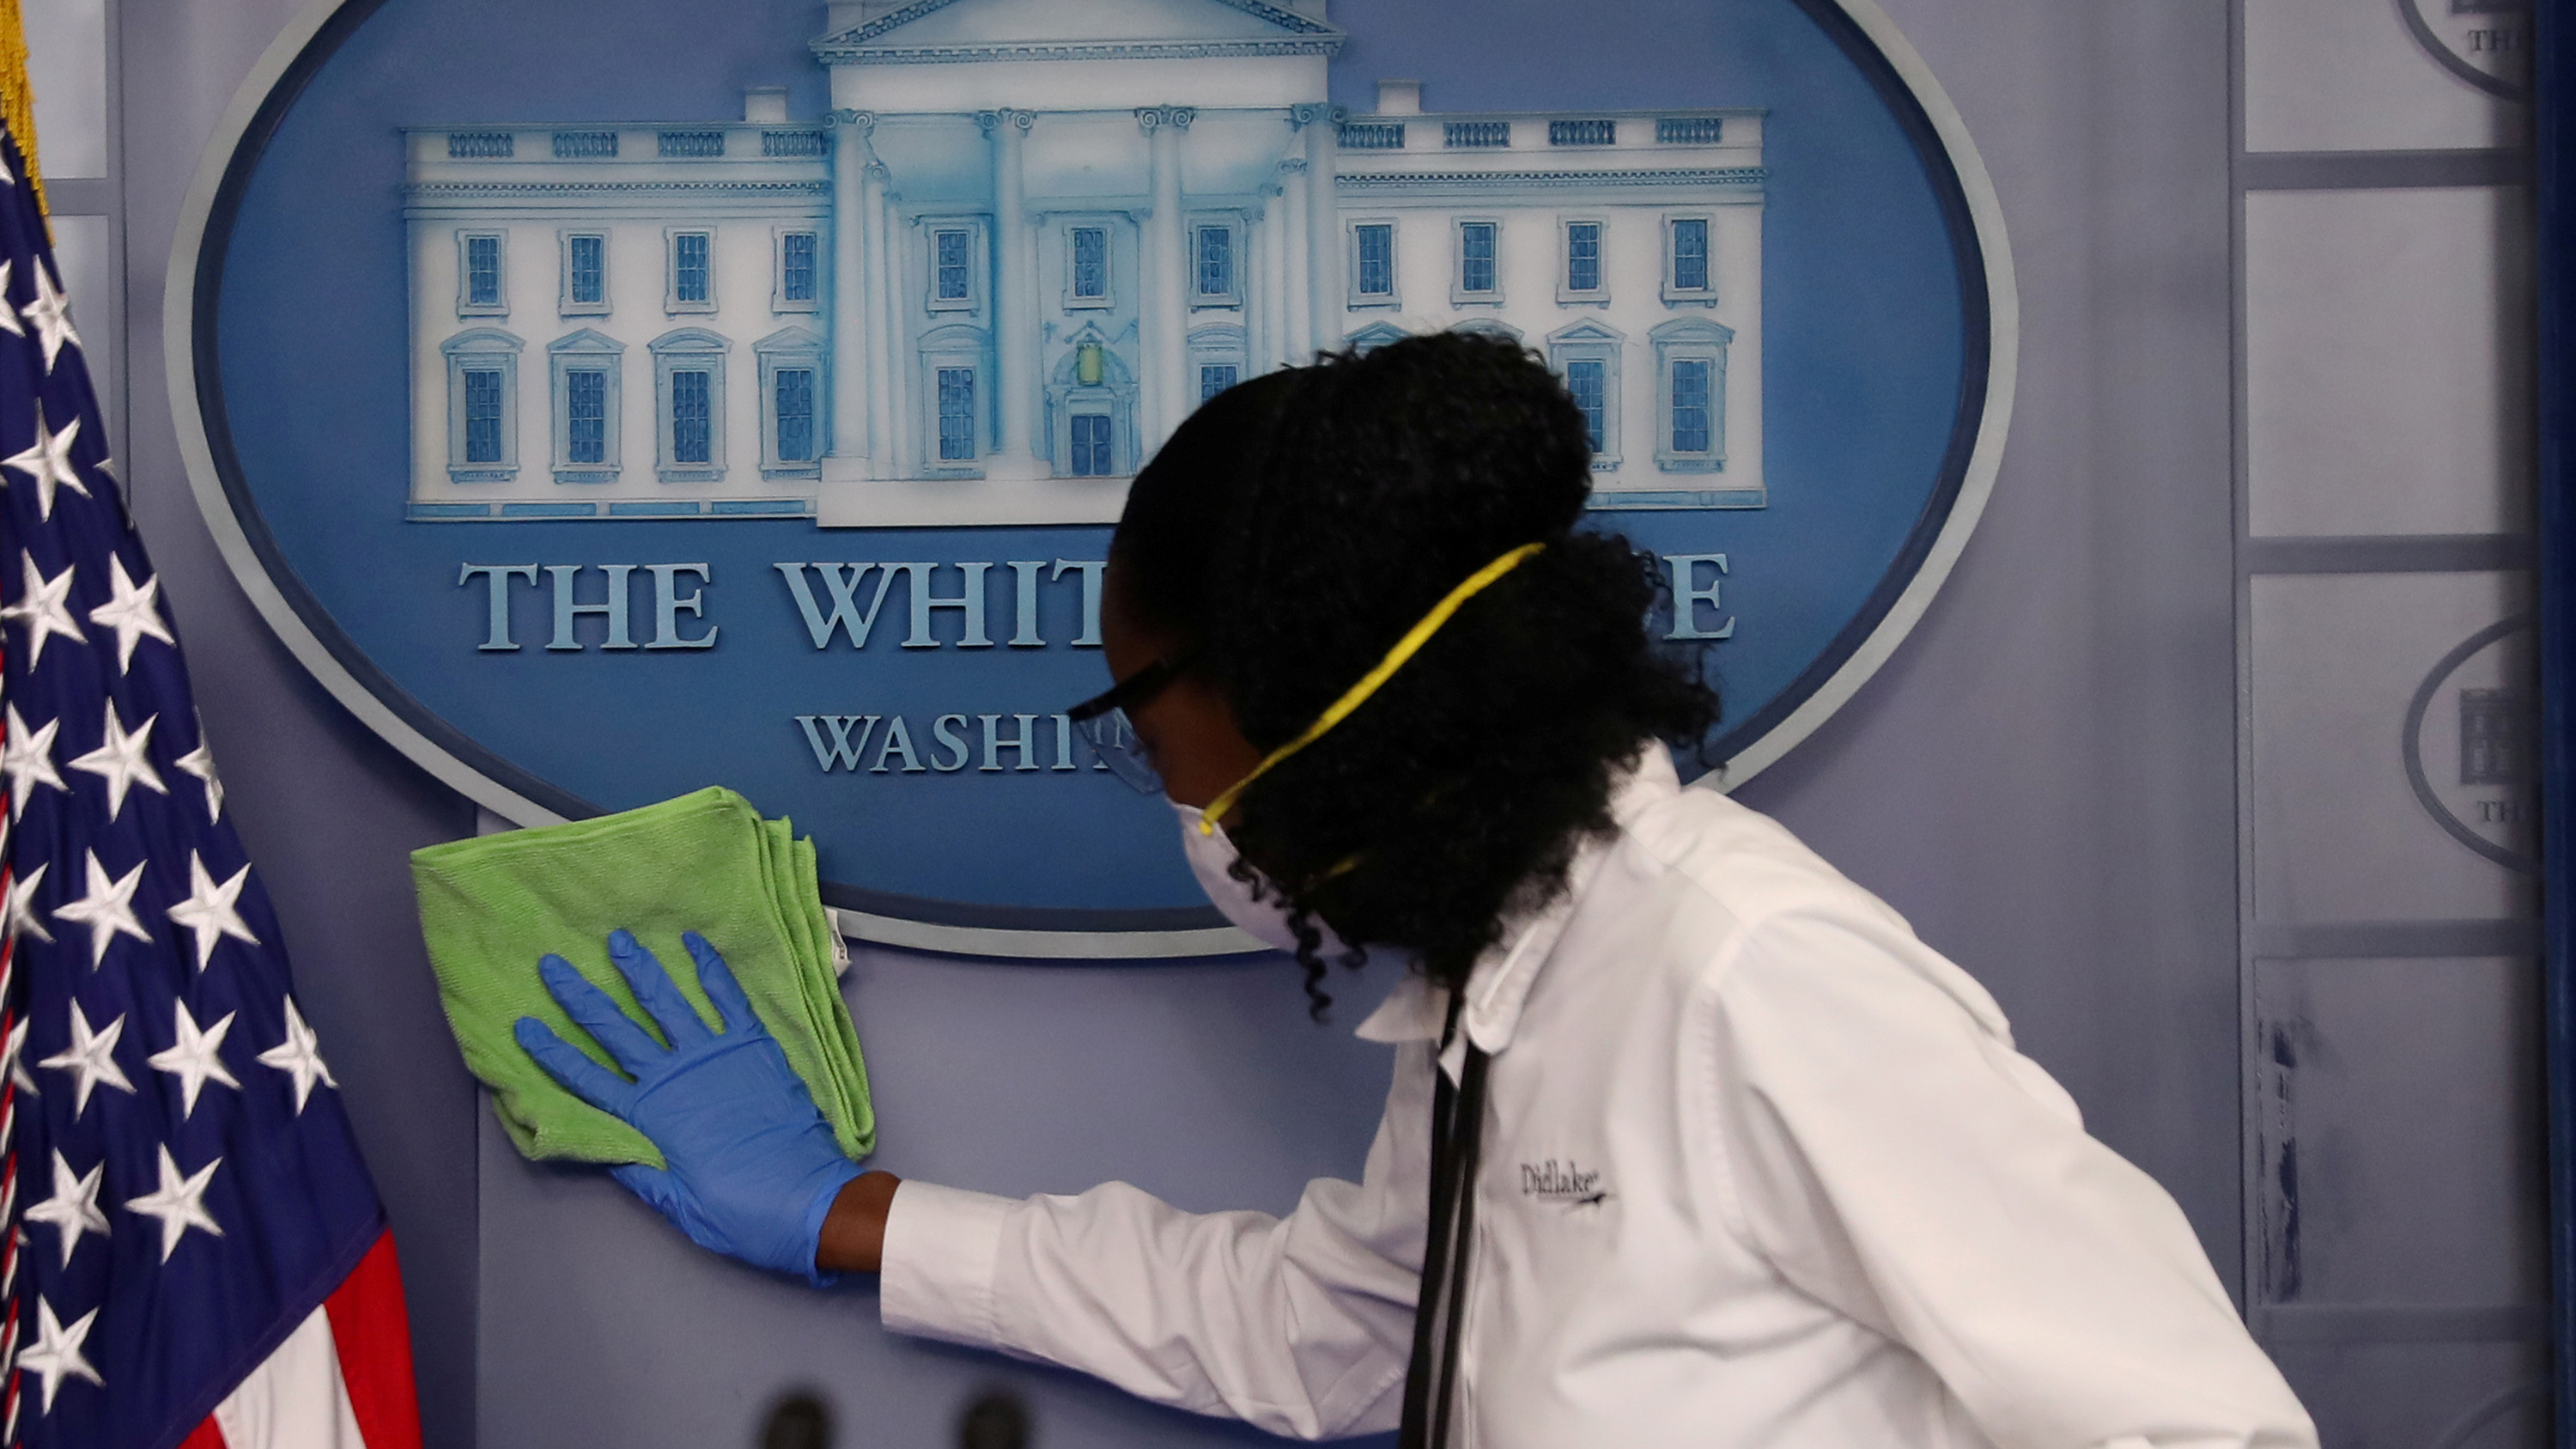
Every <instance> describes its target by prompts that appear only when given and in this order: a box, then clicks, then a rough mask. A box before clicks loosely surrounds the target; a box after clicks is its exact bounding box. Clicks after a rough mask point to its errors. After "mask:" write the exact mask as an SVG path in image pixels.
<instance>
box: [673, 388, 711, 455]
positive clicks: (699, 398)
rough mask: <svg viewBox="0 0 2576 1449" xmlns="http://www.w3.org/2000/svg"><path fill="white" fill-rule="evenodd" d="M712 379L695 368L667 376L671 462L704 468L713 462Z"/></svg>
mask: <svg viewBox="0 0 2576 1449" xmlns="http://www.w3.org/2000/svg"><path fill="white" fill-rule="evenodd" d="M713 381H714V379H713V378H712V377H711V376H710V375H709V374H707V373H705V372H702V371H699V370H698V369H696V368H684V369H681V370H679V371H675V372H673V373H672V374H671V461H672V462H674V463H680V464H694V465H704V464H707V463H710V462H713V461H714V459H715V410H714V407H713V406H712V404H713V401H714V397H713V394H714V392H715V389H714V386H713Z"/></svg>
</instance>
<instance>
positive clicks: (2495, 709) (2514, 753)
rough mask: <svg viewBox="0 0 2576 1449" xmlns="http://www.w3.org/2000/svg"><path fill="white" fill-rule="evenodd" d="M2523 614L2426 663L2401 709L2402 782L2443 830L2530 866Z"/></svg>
mask: <svg viewBox="0 0 2576 1449" xmlns="http://www.w3.org/2000/svg"><path fill="white" fill-rule="evenodd" d="M2531 646H2532V636H2531V619H2530V616H2529V615H2517V616H2515V617H2513V618H2510V619H2505V620H2502V621H2500V622H2498V623H2494V624H2490V625H2488V626H2487V627H2486V628H2484V629H2481V630H2479V631H2478V632H2477V633H2475V634H2472V635H2470V636H2469V637H2468V638H2467V639H2465V640H2462V641H2461V643H2460V644H2459V646H2458V647H2456V648H2454V649H2452V650H2451V651H2450V652H2449V653H2447V654H2445V655H2443V656H2442V658H2441V659H2440V661H2438V662H2437V663H2435V664H2434V666H2433V668H2432V670H2431V672H2430V673H2428V674H2427V675H2426V676H2425V677H2424V682H2423V683H2422V684H2421V685H2419V686H2417V688H2416V690H2415V697H2414V699H2413V701H2412V702H2411V703H2410V704H2409V705H2408V707H2407V711H2406V731H2405V758H2406V779H2407V783H2408V784H2409V785H2411V786H2413V787H2414V791H2415V798H2416V800H2417V801H2418V802H2419V803H2420V804H2422V805H2423V807H2424V810H2425V813H2427V814H2429V815H2431V816H2432V817H2433V822H2434V823H2435V824H2437V825H2439V826H2441V827H2442V829H2443V831H2444V832H2445V833H2447V834H2448V835H2450V837H2451V838H2452V839H2454V840H2456V841H2458V842H2459V843H2460V844H2461V845H2463V846H2465V847H2467V848H2468V849H2469V850H2470V851H2472V852H2474V853H2476V854H2477V855H2479V856H2481V857H2483V858H2485V859H2487V860H2490V861H2493V862H2495V863H2496V864H2497V865H2500V866H2503V867H2505V868H2506V869H2508V870H2513V871H2519V872H2522V873H2524V874H2529V873H2531V872H2532V871H2533V869H2534V868H2535V858H2536V857H2537V855H2538V853H2539V852H2538V845H2539V839H2540V770H2539V763H2540V762H2539V749H2540V741H2539V738H2538V733H2537V729H2538V724H2537V722H2538V715H2539V694H2538V692H2537V690H2536V689H2535V688H2534V687H2533V686H2534V679H2533V670H2534V666H2533V661H2532V653H2531Z"/></svg>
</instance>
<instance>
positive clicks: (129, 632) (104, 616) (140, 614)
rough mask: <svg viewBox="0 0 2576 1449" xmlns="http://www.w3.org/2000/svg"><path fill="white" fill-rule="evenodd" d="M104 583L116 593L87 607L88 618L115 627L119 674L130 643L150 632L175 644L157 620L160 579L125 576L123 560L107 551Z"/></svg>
mask: <svg viewBox="0 0 2576 1449" xmlns="http://www.w3.org/2000/svg"><path fill="white" fill-rule="evenodd" d="M107 586H108V588H109V589H111V590H113V591H114V592H115V595H116V597H114V598H112V599H109V600H108V601H107V602H106V603H104V604H101V605H99V606H98V607H97V608H95V609H92V610H90V611H89V621H90V622H91V623H93V624H96V625H98V626H100V627H101V628H106V629H114V630H115V631H116V672H117V673H119V674H122V673H124V672H125V670H126V668H127V666H129V665H131V664H132V663H133V662H134V646H135V645H137V644H140V643H142V642H143V636H145V635H146V634H149V635H151V636H152V637H153V638H155V639H158V640H160V641H161V642H162V643H164V644H168V645H172V646H174V647H175V646H176V645H177V644H178V642H179V641H178V640H176V639H174V638H172V637H170V626H169V625H167V624H165V623H163V622H161V605H160V598H161V580H160V579H159V577H157V576H155V577H152V578H147V579H145V580H144V581H143V582H142V583H141V584H140V585H137V584H136V583H135V582H134V580H132V579H129V578H127V577H126V576H125V560H123V559H121V558H118V557H116V556H115V555H113V554H111V555H109V556H108V560H107Z"/></svg>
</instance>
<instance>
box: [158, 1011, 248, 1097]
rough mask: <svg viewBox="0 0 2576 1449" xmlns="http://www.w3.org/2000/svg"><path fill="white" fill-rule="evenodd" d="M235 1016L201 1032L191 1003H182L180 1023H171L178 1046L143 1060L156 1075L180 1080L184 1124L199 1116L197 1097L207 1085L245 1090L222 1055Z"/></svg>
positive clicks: (230, 1014)
mask: <svg viewBox="0 0 2576 1449" xmlns="http://www.w3.org/2000/svg"><path fill="white" fill-rule="evenodd" d="M233 1015H234V1013H232V1012H229V1011H227V1012H225V1013H224V1016H223V1020H221V1021H218V1022H216V1023H215V1024H214V1025H213V1026H210V1027H207V1028H206V1029H205V1030H203V1031H199V1030H198V1029H197V1019H196V1018H195V1017H194V1016H191V1015H189V1014H188V1003H186V1002H184V1001H182V1002H179V1003H178V1016H177V1019H176V1020H175V1021H173V1022H172V1023H171V1025H172V1028H173V1029H174V1030H175V1031H176V1032H177V1033H178V1038H179V1039H178V1043H177V1045H175V1046H172V1047H171V1048H170V1049H169V1050H168V1051H162V1052H154V1053H153V1054H152V1055H150V1056H148V1057H145V1058H144V1059H143V1060H144V1062H145V1063H146V1064H148V1065H149V1066H150V1067H151V1068H152V1069H153V1070H154V1071H156V1072H168V1073H169V1074H170V1075H172V1076H174V1077H177V1078H178V1079H179V1101H180V1107H179V1120H180V1121H182V1122H184V1121H186V1120H187V1119H189V1118H190V1117H193V1116H195V1115H196V1113H197V1093H199V1092H201V1091H203V1090H205V1086H206V1083H208V1082H221V1083H223V1084H224V1085H225V1086H227V1087H231V1088H232V1089H234V1090H235V1091H239V1090H240V1089H241V1082H240V1080H239V1079H238V1078H236V1077H234V1076H233V1074H232V1069H231V1068H230V1067H227V1066H225V1065H224V1059H223V1055H222V1053H223V1047H224V1035H225V1033H227V1032H229V1031H231V1030H232V1029H233Z"/></svg>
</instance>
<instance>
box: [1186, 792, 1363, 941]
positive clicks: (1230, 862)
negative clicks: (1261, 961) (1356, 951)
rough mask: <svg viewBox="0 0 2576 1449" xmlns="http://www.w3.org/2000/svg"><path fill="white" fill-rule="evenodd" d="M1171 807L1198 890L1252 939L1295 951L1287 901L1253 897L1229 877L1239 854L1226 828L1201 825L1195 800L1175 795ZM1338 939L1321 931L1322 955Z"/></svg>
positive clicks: (1319, 925)
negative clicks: (1178, 819) (1183, 801)
mask: <svg viewBox="0 0 2576 1449" xmlns="http://www.w3.org/2000/svg"><path fill="white" fill-rule="evenodd" d="M1172 809H1173V811H1174V813H1176V814H1178V815H1179V816H1180V817H1181V853H1182V854H1184V855H1186V856H1188V857H1189V858H1190V874H1192V875H1194V876H1197V877H1198V881H1199V889H1200V890H1203V891H1205V892H1207V898H1208V899H1209V900H1210V901H1213V902H1214V903H1215V904H1216V908H1217V910H1218V911H1220V912H1222V913H1223V914H1224V916H1225V918H1226V919H1227V920H1229V921H1232V922H1234V923H1235V924H1236V925H1237V926H1240V927H1242V928H1243V930H1244V932H1245V933H1246V934H1247V935H1249V936H1251V937H1252V938H1253V939H1254V940H1256V941H1259V942H1261V943H1262V944H1263V945H1265V946H1269V947H1272V948H1273V949H1276V950H1280V951H1288V952H1294V951H1295V950H1296V949H1297V933H1296V932H1294V931H1291V930H1290V929H1288V903H1287V902H1286V901H1285V900H1283V899H1281V898H1280V897H1279V894H1278V892H1276V891H1273V892H1271V894H1270V895H1269V897H1268V898H1266V899H1265V898H1263V897H1260V896H1256V895H1254V894H1253V893H1252V887H1251V886H1250V885H1248V884H1246V883H1244V882H1242V881H1239V880H1236V879H1235V878H1234V871H1233V867H1234V863H1235V862H1236V861H1238V860H1241V859H1242V858H1243V856H1242V853H1241V852H1239V851H1237V850H1236V849H1235V848H1234V842H1233V841H1231V840H1228V839H1227V838H1226V834H1225V827H1224V826H1223V825H1222V824H1220V825H1217V826H1216V828H1215V829H1213V830H1203V829H1201V828H1200V824H1201V822H1202V821H1204V820H1205V819H1206V817H1205V816H1203V815H1202V814H1200V812H1199V807H1197V806H1196V805H1183V804H1181V803H1180V802H1179V801H1177V800H1176V801H1173V802H1172ZM1315 924H1316V927H1317V928H1318V929H1321V928H1322V926H1323V923H1322V922H1321V921H1318V922H1316V923H1315ZM1340 944H1341V943H1340V942H1338V941H1335V940H1334V939H1333V935H1332V933H1331V932H1330V931H1326V932H1325V933H1324V949H1325V951H1326V952H1327V954H1329V953H1332V952H1334V951H1338V950H1339V949H1340Z"/></svg>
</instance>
